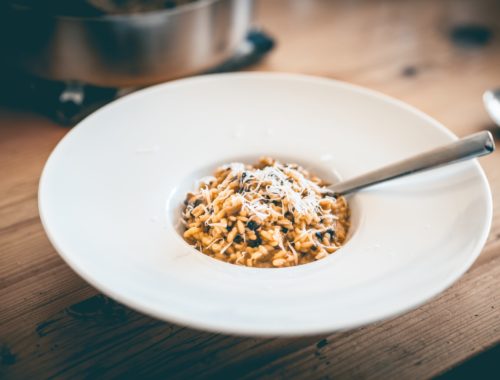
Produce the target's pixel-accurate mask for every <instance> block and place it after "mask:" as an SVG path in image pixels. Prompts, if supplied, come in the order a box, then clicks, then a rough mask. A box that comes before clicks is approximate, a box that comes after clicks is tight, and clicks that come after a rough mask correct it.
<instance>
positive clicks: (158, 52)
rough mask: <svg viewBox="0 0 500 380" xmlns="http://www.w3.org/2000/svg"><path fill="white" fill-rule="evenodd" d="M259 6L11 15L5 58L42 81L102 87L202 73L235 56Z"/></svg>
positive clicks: (221, 2)
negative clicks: (84, 15) (134, 12)
mask: <svg viewBox="0 0 500 380" xmlns="http://www.w3.org/2000/svg"><path fill="white" fill-rule="evenodd" d="M252 8H253V1H252V0H199V1H197V2H194V3H190V4H187V5H183V6H180V7H178V8H175V9H171V10H160V11H153V12H146V13H136V14H125V15H104V16H97V17H70V16H55V15H49V14H41V13H40V12H37V11H34V10H31V9H23V8H21V9H19V8H10V9H9V10H8V11H6V12H3V13H4V16H5V17H3V18H4V20H2V21H1V22H2V24H3V28H4V30H3V33H2V35H3V37H0V38H1V40H2V45H3V47H2V50H3V53H4V54H3V55H4V57H5V58H6V59H7V60H8V61H9V62H10V63H11V64H14V65H16V66H18V67H19V66H20V67H21V68H22V69H23V70H25V71H27V72H28V73H30V74H34V75H36V76H39V77H42V78H46V79H53V80H60V81H78V82H84V83H89V84H94V85H97V86H108V87H111V86H112V87H123V86H137V85H147V84H151V83H156V82H161V81H164V80H168V79H172V78H177V77H182V76H185V75H189V74H193V73H197V72H201V71H204V70H206V69H208V68H211V67H213V66H215V65H218V64H220V63H222V62H223V61H224V60H226V59H228V58H229V57H231V55H232V54H234V52H235V50H236V48H237V47H238V44H240V43H241V42H242V41H243V40H244V38H245V35H246V33H247V32H248V30H249V28H250V24H251V21H252Z"/></svg>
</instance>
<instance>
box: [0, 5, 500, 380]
mask: <svg viewBox="0 0 500 380" xmlns="http://www.w3.org/2000/svg"><path fill="white" fill-rule="evenodd" d="M499 17H500V3H498V2H496V1H494V0H480V1H474V2H471V1H466V0H459V1H457V0H454V1H452V0H442V1H439V2H436V1H431V0H423V1H392V0H377V1H370V0H365V1H356V2H353V1H329V0H314V1H312V0H274V1H263V0H261V1H259V2H258V9H257V22H258V24H259V25H261V26H263V27H264V28H265V29H266V30H268V31H269V32H270V33H272V34H273V35H274V36H275V37H276V38H277V41H278V46H277V48H276V50H275V51H273V53H272V54H271V55H270V56H269V57H268V58H267V59H266V60H265V61H263V62H261V63H260V64H259V65H257V66H255V67H253V68H252V70H266V71H290V72H301V73H307V74H314V75H321V76H326V77H330V78H334V79H341V80H346V81H349V82H352V83H356V84H359V85H363V86H367V87H370V88H373V89H376V90H379V91H382V92H384V93H387V94H389V95H391V96H394V97H396V98H399V99H402V100H404V101H406V102H408V103H410V104H412V105H414V106H416V107H418V108H420V109H422V110H423V111H424V112H427V113H429V114H430V115H432V116H433V117H435V118H436V119H438V120H439V121H441V122H442V123H444V124H445V125H446V126H447V127H448V128H450V129H451V130H452V131H454V132H455V133H456V134H457V135H460V136H462V135H466V134H469V133H472V132H475V131H479V130H482V129H490V130H491V131H492V132H494V134H495V136H496V138H497V142H498V139H499V138H500V129H499V128H497V127H494V126H493V125H492V123H491V122H490V120H489V119H488V116H487V114H486V112H485V111H484V109H483V105H482V102H481V94H482V92H483V91H484V90H485V89H487V88H489V87H492V86H495V85H500V70H499V69H498V68H499V66H500V65H499V64H500V24H499V23H498V22H497V20H498V19H499ZM464 24H468V25H469V24H472V25H478V26H481V27H485V28H487V30H489V31H490V32H491V33H492V37H491V40H490V41H489V42H488V43H486V44H481V43H476V44H475V45H474V44H471V43H469V44H467V41H466V42H465V43H464V41H462V42H457V41H455V42H453V41H452V40H451V39H450V33H451V30H453V28H454V27H455V26H457V25H464ZM469 42H470V41H469ZM476 42H477V41H476ZM66 131H67V130H66V129H64V128H61V127H59V126H56V125H54V124H53V123H52V122H50V121H48V120H46V119H44V118H42V117H41V116H38V115H36V114H32V113H29V112H27V111H24V110H13V109H6V108H3V109H0V195H1V196H0V360H1V364H0V377H5V378H13V379H17V378H48V377H51V378H61V379H62V378H114V377H123V378H137V377H139V376H141V377H144V378H158V377H161V378H165V377H168V378H174V379H175V378H179V379H180V378H214V379H215V378H217V379H221V378H244V379H253V378H272V379H275V378H287V379H288V378H292V379H303V378H311V379H312V378H341V379H342V378H370V379H371V378H373V379H385V378H428V377H431V376H434V375H436V374H439V373H441V372H443V371H445V370H446V369H448V368H450V367H452V366H455V365H457V364H458V363H460V362H461V361H463V360H465V359H467V358H469V357H470V356H472V355H474V354H477V353H478V352H481V351H482V350H484V349H485V348H487V347H490V346H491V345H493V344H496V343H498V342H499V341H500V313H499V310H500V292H499V291H498V289H499V288H500V201H499V200H498V199H500V170H498V168H499V167H500V152H499V151H497V152H496V153H494V154H493V155H490V156H488V157H485V158H483V159H481V164H482V166H483V168H484V169H485V172H486V174H487V176H488V179H489V181H490V184H491V188H492V192H493V200H494V217H493V224H492V230H491V233H490V235H489V238H488V241H487V243H486V246H485V248H484V250H483V252H482V254H481V256H480V257H479V258H478V260H477V261H476V262H475V264H474V265H473V267H472V268H471V269H470V270H469V271H468V272H467V273H466V274H465V275H464V276H463V277H462V278H461V279H460V280H459V281H458V282H457V283H456V284H455V285H454V286H452V287H451V288H450V289H448V290H447V291H446V292H444V293H443V294H441V295H440V296H438V297H437V298H435V299H434V300H432V301H431V302H429V303H426V304H425V305H423V306H422V307H420V308H418V309H416V310H414V311H412V312H409V313H406V314H404V315H402V316H399V317H397V318H394V319H391V320H388V321H384V322H380V323H376V324H372V325H369V326H366V327H363V328H360V329H355V330H351V331H346V332H340V333H334V334H331V335H328V336H315V337H306V338H293V339H292V338H287V339H282V338H273V339H251V338H241V337H232V336H226V335H220V334H211V333H205V332H200V331H196V330H192V329H188V328H183V327H180V326H176V325H173V324H169V323H164V322H160V321H157V320H154V319H152V318H149V317H146V316H144V315H141V314H139V313H137V312H135V311H132V310H129V309H127V308H126V307H124V306H122V305H119V304H117V303H115V302H114V301H112V300H110V299H108V298H106V297H104V296H102V295H99V294H97V292H96V290H94V289H93V288H91V287H90V286H89V285H88V284H86V283H85V282H84V281H83V280H81V279H80V278H79V277H78V276H77V275H76V274H74V273H73V272H72V271H71V270H70V269H69V268H68V267H67V266H66V265H65V264H64V262H63V261H62V260H61V259H60V258H59V256H58V255H57V254H56V253H55V251H54V249H53V248H52V246H51V245H50V243H49V241H48V240H47V238H46V236H45V233H44V232H43V229H42V227H41V224H40V221H39V216H38V211H37V200H36V196H37V186H38V180H39V176H40V173H41V170H42V168H43V164H44V162H45V160H46V159H47V157H48V155H49V153H50V151H51V149H52V148H53V147H54V146H55V144H56V143H57V142H58V141H59V140H60V139H61V138H62V137H63V136H64V134H65V133H66Z"/></svg>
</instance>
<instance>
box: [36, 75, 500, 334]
mask: <svg viewBox="0 0 500 380" xmlns="http://www.w3.org/2000/svg"><path fill="white" fill-rule="evenodd" d="M455 139H456V137H455V136H454V135H453V134H452V133H451V132H449V131H448V130H447V129H446V128H444V127H443V126H442V125H441V124H439V123H438V122H436V121H435V120H433V119H431V118H430V117H428V116H426V115H425V114H423V113H422V112H419V111H417V110H415V109H414V108H412V107H410V106H408V105H405V104H403V103H401V102H399V101H397V100H394V99H391V98H389V97H386V96H384V95H381V94H378V93H375V92H373V91H370V90H366V89H363V88H359V87H356V86H352V85H349V84H345V83H342V82H336V81H332V80H327V79H321V78H315V77H308V76H301V75H290V74H265V73H241V74H223V75H211V76H204V77H196V78H191V79H185V80H179V81H175V82H170V83H166V84H162V85H158V86H155V87H151V88H148V89H145V90H142V91H138V92H136V93H134V94H132V95H129V96H126V97H124V98H122V99H119V100H117V101H115V102H113V103H111V104H109V105H107V106H106V107H104V108H102V109H100V110H99V111H97V112H95V113H94V114H92V115H91V116H89V117H88V118H87V119H85V120H84V121H82V122H81V123H80V124H79V125H78V126H76V127H75V128H74V129H73V130H72V131H70V132H69V133H68V134H67V135H66V136H65V137H64V138H63V140H62V141H61V142H60V143H59V145H58V146H57V147H56V148H55V149H54V151H53V153H52V155H51V156H50V158H49V160H48V162H47V164H46V166H45V169H44V171H43V175H42V178H41V182H40V189H39V207H40V215H41V218H42V222H43V225H44V227H45V230H46V232H47V235H48V236H49V238H50V240H51V242H52V244H53V245H54V247H55V248H56V249H57V251H58V252H59V254H60V255H61V256H62V257H63V259H64V260H65V261H66V262H67V263H68V264H69V265H70V266H71V267H72V268H73V269H74V270H75V271H76V272H77V273H78V274H80V275H81V276H82V277H83V278H84V279H85V280H87V281H88V282H89V283H90V284H92V285H93V286H95V287H96V288H98V289H99V290H101V291H102V292H104V293H106V294H107V295H109V296H111V297H113V298H115V299H116V300H118V301H120V302H122V303H124V304H126V305H128V306H130V307H132V308H135V309H137V310H139V311H141V312H144V313H146V314H149V315H152V316H154V317H157V318H160V319H164V320H168V321H172V322H175V323H179V324H182V325H188V326H191V327H195V328H200V329H206V330H211V331H218V332H225V333H234V334H242V335H300V334H315V333H322V332H329V331H333V330H339V329H346V328H352V327H356V326H360V325H363V324H366V323H369V322H373V321H377V320H380V319H383V318H387V317H390V316H394V315H397V314H399V313H402V312H405V311H407V310H409V309H412V308H415V307H416V306H418V305H420V304H422V303H423V302H425V301H427V300H429V299H430V298H431V297H433V296H435V295H437V294H438V293H440V292H441V291H443V290H444V289H445V288H447V287H448V286H450V285H451V284H452V283H453V282H454V281H456V280H457V279H458V278H459V277H460V275H462V274H463V273H464V272H465V271H466V270H467V269H468V268H469V267H470V265H471V264H472V263H473V262H474V260H475V259H476V257H477V256H478V255H479V253H480V251H481V248H482V247H483V245H484V242H485V240H486V237H487V234H488V231H489V228H490V221H491V210H492V206H491V195H490V190H489V187H488V183H487V180H486V178H485V175H484V173H483V171H482V169H481V168H480V166H479V164H478V163H477V162H476V161H469V162H465V163H461V164H457V165H453V166H450V167H445V168H442V169H439V170H434V171H429V172H426V173H422V174H419V175H415V176H411V177H406V178H402V179H399V180H395V181H392V182H389V183H385V184H381V185H378V186H376V187H373V188H371V189H368V190H365V191H363V192H360V193H358V194H356V195H355V196H353V197H351V198H350V202H351V205H352V212H353V217H352V219H353V220H352V223H353V226H352V230H351V234H350V238H349V240H348V242H347V243H346V245H345V246H344V247H343V248H342V249H341V250H339V251H338V252H337V253H335V254H333V255H331V256H329V257H328V258H326V259H324V260H320V261H318V262H315V263H312V264H307V265H303V266H298V267H293V268H284V269H256V268H247V267H241V266H236V265H231V264H227V263H224V262H220V261H217V260H214V259H212V258H210V257H208V256H205V255H203V254H200V253H199V252H197V251H196V250H194V249H193V248H192V247H190V246H189V245H187V244H186V243H185V242H184V241H183V240H182V238H181V237H180V235H179V233H178V214H179V213H178V211H179V208H180V203H181V202H182V200H183V197H184V194H185V192H186V191H188V190H190V189H192V188H193V186H194V183H195V180H196V178H198V177H200V176H203V175H206V174H209V173H210V171H211V170H213V169H214V168H215V167H216V166H217V165H218V164H221V163H224V162H231V161H237V160H243V161H253V160H254V159H256V158H258V157H259V156H261V155H270V156H274V157H277V158H281V159H283V160H289V161H295V162H297V163H300V164H302V165H304V166H305V167H307V168H308V169H310V170H312V171H313V172H317V173H320V174H321V175H323V176H325V177H327V178H329V179H334V178H335V177H340V178H349V177H352V176H355V175H358V174H361V173H363V172H366V171H368V170H371V169H375V168H377V167H380V166H382V165H385V164H388V163H391V162H393V161H395V160H399V159H402V158H405V157H408V156H410V155H413V154H416V153H419V152H422V151H425V150H427V149H430V148H433V147H436V146H438V145H441V144H445V143H448V142H450V141H453V140H455Z"/></svg>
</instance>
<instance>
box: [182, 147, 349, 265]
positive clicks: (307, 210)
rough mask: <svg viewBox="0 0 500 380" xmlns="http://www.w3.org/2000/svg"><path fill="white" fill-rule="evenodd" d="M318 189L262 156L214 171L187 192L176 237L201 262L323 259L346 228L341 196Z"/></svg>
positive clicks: (301, 172)
mask: <svg viewBox="0 0 500 380" xmlns="http://www.w3.org/2000/svg"><path fill="white" fill-rule="evenodd" d="M325 186H326V183H324V182H323V181H322V180H321V179H320V178H318V177H316V176H314V175H312V174H310V173H309V172H308V171H307V170H305V169H303V168H301V167H300V166H298V165H296V164H282V163H280V162H279V161H276V160H274V159H272V158H268V157H265V158H262V159H260V161H259V162H258V163H257V164H256V165H244V164H242V163H231V164H228V165H224V166H221V167H220V168H218V169H217V170H216V171H215V173H214V175H213V176H211V177H207V178H204V179H202V180H201V181H200V186H199V188H198V189H197V190H196V191H195V192H192V193H188V195H187V197H186V200H185V202H184V204H185V208H184V210H183V213H182V221H183V223H184V225H185V231H184V239H185V240H186V241H187V242H188V243H189V244H191V245H193V246H194V247H196V249H198V250H199V251H200V252H202V253H204V254H206V255H208V256H211V257H213V258H216V259H218V260H222V261H226V262H229V263H232V264H237V265H246V266H250V267H259V268H272V267H274V268H279V267H288V266H294V265H300V264H306V263H309V262H312V261H315V260H320V259H323V258H325V257H326V256H328V255H329V254H331V253H333V252H335V251H336V250H338V249H339V248H340V247H341V245H342V244H343V243H344V241H345V239H346V234H347V231H348V229H349V208H348V205H347V202H346V200H345V198H344V197H342V196H335V195H333V194H332V193H329V192H328V191H327V189H326V188H325Z"/></svg>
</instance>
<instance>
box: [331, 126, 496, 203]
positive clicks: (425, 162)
mask: <svg viewBox="0 0 500 380" xmlns="http://www.w3.org/2000/svg"><path fill="white" fill-rule="evenodd" d="M494 150H495V142H494V140H493V137H492V135H491V133H490V132H488V131H483V132H479V133H475V134H473V135H470V136H467V137H464V138H462V139H460V140H458V141H455V142H452V143H451V144H448V145H445V146H442V147H439V148H436V149H433V150H431V151H429V152H425V153H421V154H419V155H416V156H413V157H410V158H407V159H405V160H402V161H399V162H396V163H394V164H391V165H389V166H386V167H383V168H381V169H377V170H375V171H372V172H370V173H366V174H363V175H361V176H359V177H356V178H353V179H350V180H347V181H344V182H340V183H338V184H335V185H332V186H329V187H328V190H330V191H332V192H334V193H336V194H348V193H351V192H353V191H357V190H361V189H363V188H365V187H367V186H371V185H375V184H377V183H380V182H384V181H388V180H391V179H394V178H398V177H403V176H405V175H409V174H413V173H418V172H421V171H424V170H428V169H432V168H435V167H438V166H444V165H448V164H451V163H455V162H459V161H463V160H468V159H470V158H474V157H480V156H484V155H486V154H489V153H491V152H493V151H494Z"/></svg>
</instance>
